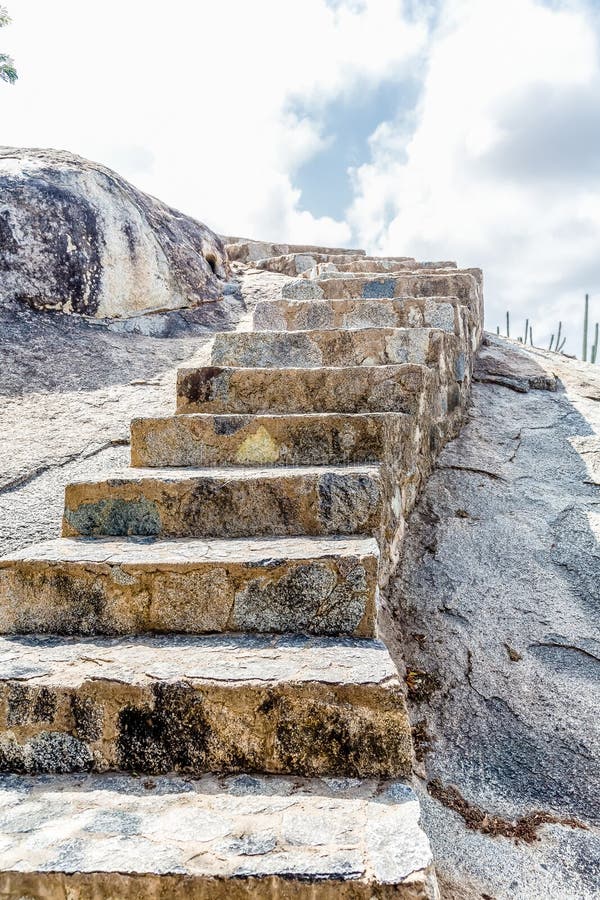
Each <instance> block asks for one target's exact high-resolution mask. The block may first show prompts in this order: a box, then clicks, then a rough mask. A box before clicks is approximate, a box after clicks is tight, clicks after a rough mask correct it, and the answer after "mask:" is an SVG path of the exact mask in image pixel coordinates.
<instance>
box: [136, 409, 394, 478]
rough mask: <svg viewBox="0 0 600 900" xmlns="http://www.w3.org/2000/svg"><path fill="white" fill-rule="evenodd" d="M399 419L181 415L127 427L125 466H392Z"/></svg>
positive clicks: (382, 415)
mask: <svg viewBox="0 0 600 900" xmlns="http://www.w3.org/2000/svg"><path fill="white" fill-rule="evenodd" d="M409 429H410V424H409V418H408V416H407V415H406V414H405V413H401V412H387V413H318V412H317V413H304V414H303V413H288V414H283V413H272V414H268V413H266V414H261V413H255V414H249V415H248V414H247V415H244V414H239V413H232V414H230V415H218V414H217V415H215V414H212V413H186V414H182V415H173V416H164V417H156V418H139V419H134V420H133V421H132V423H131V462H132V465H133V466H146V467H148V466H213V465H223V466H230V465H276V466H290V465H295V466H306V465H309V466H310V465H319V466H321V465H341V464H343V465H348V464H364V463H376V462H378V461H380V460H382V459H383V458H384V457H385V456H386V455H387V453H388V452H394V453H396V455H397V458H398V459H399V458H400V457H401V455H402V452H403V449H404V447H405V444H406V443H407V442H408V443H410V442H409V441H408V432H409Z"/></svg>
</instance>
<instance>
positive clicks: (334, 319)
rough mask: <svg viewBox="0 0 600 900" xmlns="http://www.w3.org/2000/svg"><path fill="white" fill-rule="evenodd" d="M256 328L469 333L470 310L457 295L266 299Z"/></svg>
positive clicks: (259, 308)
mask: <svg viewBox="0 0 600 900" xmlns="http://www.w3.org/2000/svg"><path fill="white" fill-rule="evenodd" d="M253 327H254V329H255V331H284V330H288V331H303V330H313V329H320V330H322V329H324V328H423V327H426V328H439V329H441V330H442V331H447V332H449V333H452V332H454V334H457V335H459V336H463V335H466V334H467V333H468V310H467V308H466V307H465V306H463V305H462V304H461V303H460V301H459V300H458V298H457V297H396V298H392V297H388V298H386V297H383V298H381V299H378V300H362V299H360V298H354V299H352V298H350V299H345V300H284V299H281V300H266V301H264V302H262V303H258V304H257V306H256V307H255V309H254V317H253Z"/></svg>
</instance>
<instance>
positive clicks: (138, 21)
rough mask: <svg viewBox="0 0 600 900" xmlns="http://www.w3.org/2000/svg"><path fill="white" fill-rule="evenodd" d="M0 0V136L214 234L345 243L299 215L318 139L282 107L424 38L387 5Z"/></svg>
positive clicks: (373, 69) (396, 1)
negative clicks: (13, 70) (2, 74)
mask: <svg viewBox="0 0 600 900" xmlns="http://www.w3.org/2000/svg"><path fill="white" fill-rule="evenodd" d="M9 6H10V7H11V9H10V11H11V13H12V15H13V19H14V24H13V26H11V28H10V29H6V30H5V31H4V33H3V35H2V38H3V46H4V45H6V47H7V49H9V50H11V52H12V53H13V55H14V56H15V58H16V60H17V62H18V68H19V74H20V80H19V82H18V85H17V87H15V88H13V89H12V90H8V89H6V90H3V91H2V94H1V98H0V103H1V104H2V108H1V120H2V121H1V132H0V142H2V143H5V144H11V145H21V146H54V147H60V148H65V149H69V150H72V151H74V152H77V153H80V154H82V155H84V156H87V157H89V158H91V159H96V160H99V161H101V162H103V163H105V164H106V165H109V166H110V165H112V166H114V167H115V168H117V169H118V170H119V171H120V172H121V174H123V175H124V176H125V177H128V178H129V179H131V180H132V181H133V182H134V183H136V184H138V185H139V186H140V187H142V188H144V189H145V190H148V191H149V192H151V193H153V194H155V195H157V196H159V197H161V198H162V199H164V200H165V201H167V202H169V203H171V204H172V205H174V206H176V207H179V208H180V209H182V210H184V211H185V212H188V213H190V214H193V215H196V216H197V217H199V218H201V219H203V220H205V221H206V222H207V223H208V224H210V225H212V226H213V227H215V228H217V229H220V230H223V231H227V232H238V233H247V234H254V235H257V236H262V237H265V238H269V237H272V238H273V239H283V238H284V237H285V238H287V239H288V240H305V241H310V240H323V241H332V242H335V243H343V242H347V241H348V240H349V238H350V228H349V226H348V224H347V223H345V222H337V221H334V220H333V219H330V218H327V217H325V218H315V217H314V216H312V215H311V214H310V213H309V212H306V211H301V206H300V196H299V192H298V191H297V190H296V189H295V188H294V185H293V175H294V172H295V171H296V170H297V168H298V167H299V166H300V165H302V163H303V162H305V161H306V160H307V159H308V158H310V157H311V156H312V155H313V154H314V153H316V152H317V150H318V149H319V148H320V147H321V146H322V137H321V133H320V126H319V124H318V122H317V121H316V119H310V118H308V117H304V118H299V117H298V116H295V115H294V114H293V113H292V112H291V111H290V110H291V109H292V108H293V104H294V102H296V104H297V103H299V102H300V103H303V104H305V105H306V104H309V105H312V106H314V107H315V108H317V107H319V106H322V105H323V104H324V103H326V102H327V101H328V100H330V99H331V98H333V97H336V96H339V95H341V94H342V93H344V92H348V91H351V90H353V89H356V88H357V86H358V85H361V84H368V83H377V82H378V81H379V80H381V79H382V78H385V77H387V76H389V75H390V73H398V72H401V71H402V69H403V67H405V66H406V64H407V61H409V60H410V59H411V58H413V57H414V56H415V54H416V53H417V52H418V51H419V50H420V48H421V47H422V46H423V42H424V40H425V36H426V31H425V28H424V26H423V25H422V24H419V23H418V22H414V21H412V20H411V19H409V18H408V17H407V16H406V15H405V13H404V11H403V4H402V2H400V0H369V2H368V3H365V4H357V3H352V2H342V3H338V4H328V3H327V2H326V0H302V3H282V2H281V0H255V2H253V3H248V2H247V0H229V2H227V0H225V2H221V3H190V2H188V0H171V2H170V3H169V4H167V5H165V4H163V3H159V2H157V0H154V2H153V0H128V2H123V0H105V2H104V3H102V4H100V5H98V4H93V5H90V4H87V3H82V2H81V0H54V2H52V3H48V2H47V0H9ZM9 42H10V47H9V46H8V44H9Z"/></svg>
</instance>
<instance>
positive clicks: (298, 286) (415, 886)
mask: <svg viewBox="0 0 600 900" xmlns="http://www.w3.org/2000/svg"><path fill="white" fill-rule="evenodd" d="M260 247H261V249H260V251H257V250H256V249H255V248H253V247H252V246H250V242H245V243H244V242H238V243H237V244H235V249H232V248H230V254H231V256H232V257H233V258H234V259H237V260H241V261H242V262H247V261H250V262H251V263H252V264H253V265H254V264H255V261H256V260H260V259H263V260H264V265H263V263H262V262H261V263H260V266H261V267H263V268H269V269H270V270H272V271H280V272H283V271H284V269H285V267H286V266H288V264H289V265H290V266H292V267H293V266H295V267H296V272H294V273H293V274H297V267H298V258H299V256H306V255H309V256H310V257H311V258H313V259H314V260H315V265H314V266H311V267H310V268H308V269H306V270H305V271H304V275H303V277H300V278H298V279H295V280H293V281H290V280H289V279H287V280H286V281H285V283H284V286H283V288H282V296H281V299H279V300H276V301H265V302H263V303H260V304H258V305H257V307H256V309H255V312H254V330H253V331H251V332H235V333H226V334H219V335H217V336H216V338H215V341H214V345H213V351H212V361H211V365H210V366H205V367H200V368H196V369H183V370H181V371H180V373H179V378H178V385H177V412H176V414H175V415H173V416H169V417H166V418H152V419H149V418H139V419H136V420H134V422H133V423H132V429H131V462H132V467H131V468H130V469H128V470H127V471H124V472H118V473H115V474H114V476H112V477H110V478H106V479H102V480H99V481H95V482H92V481H85V482H78V483H72V484H70V485H69V486H68V487H67V489H66V496H65V513H64V524H63V537H62V538H61V539H59V540H53V541H48V542H46V543H43V544H39V545H37V546H34V547H29V548H26V549H25V550H23V551H20V552H18V553H15V554H12V555H11V556H10V557H7V558H4V559H3V560H0V631H1V632H2V634H3V635H4V636H3V637H2V638H0V692H1V702H0V770H1V771H2V772H4V773H6V774H5V775H3V776H2V778H1V779H0V788H1V789H0V870H1V871H0V896H2V897H9V898H13V897H14V898H23V897H27V898H47V897H64V898H67V897H68V898H90V900H91V898H92V897H93V898H99V897H103V898H104V897H106V898H108V897H110V898H117V897H118V898H123V897H125V898H134V897H135V898H138V897H142V896H144V897H155V898H159V897H160V898H165V900H166V898H183V897H185V898H188V897H194V898H195V897H216V896H221V895H223V896H225V895H227V896H228V897H233V898H237V897H248V896H256V897H286V898H287V897H290V898H291V897H293V898H296V897H304V896H306V897H319V898H320V897H323V898H328V897H334V896H335V897H348V898H358V897H365V898H374V897H378V898H379V897H391V896H394V897H406V898H426V897H435V896H436V895H437V892H436V886H435V876H434V874H433V868H432V861H431V853H430V850H429V845H428V842H427V839H426V837H425V835H424V834H423V832H422V831H421V829H420V827H419V821H418V819H419V809H418V802H417V800H416V796H415V794H414V793H413V792H412V790H411V789H410V787H409V786H408V785H407V784H406V779H407V778H408V777H409V776H410V773H411V761H412V747H411V734H410V725H409V721H408V717H407V713H406V708H405V702H404V692H403V686H402V683H401V680H400V678H399V675H398V671H397V669H396V666H395V664H394V662H393V661H392V659H391V657H390V655H389V652H388V651H387V649H386V646H385V643H384V642H383V641H382V640H381V634H380V631H381V597H382V596H383V594H384V591H385V586H386V584H387V581H388V579H389V577H390V574H391V572H392V571H393V568H394V565H395V563H396V561H397V559H398V556H399V553H400V551H401V545H402V536H403V533H404V529H405V522H406V518H407V516H408V514H409V512H410V510H411V509H412V506H413V505H414V502H415V499H416V497H417V495H418V491H419V489H420V487H421V485H422V483H423V481H424V480H425V479H426V478H427V475H428V473H429V471H430V470H431V467H432V465H433V462H434V459H435V455H436V453H437V452H438V450H439V449H440V448H441V446H442V445H443V444H444V442H445V441H446V440H448V438H450V437H451V436H452V435H454V434H456V433H457V431H458V429H459V428H460V425H461V422H462V420H463V417H464V413H465V407H466V403H467V399H468V392H469V384H470V374H471V364H472V357H473V351H474V349H475V348H476V346H477V344H478V342H479V339H480V334H481V321H482V292H481V277H480V273H479V272H478V271H477V270H463V271H458V270H456V269H454V270H450V269H449V268H448V267H446V266H444V268H443V269H439V268H437V269H436V268H435V267H434V266H433V265H427V266H425V267H419V266H418V265H417V264H415V263H414V262H413V261H412V260H399V261H398V260H392V262H393V263H394V266H395V265H396V264H397V263H398V262H399V263H401V265H399V266H398V268H397V269H396V268H394V270H393V271H391V270H390V269H389V267H388V263H389V260H383V261H381V267H380V270H377V261H376V260H373V259H369V258H367V257H366V256H364V255H362V254H356V253H352V252H348V253H341V251H332V250H330V249H328V248H302V247H301V248H294V247H291V248H290V247H288V246H283V247H282V246H280V247H272V246H271V245H268V246H267V245H264V244H263V245H260ZM265 247H266V248H267V251H268V253H267V256H266V257H258V256H257V253H258V252H263V253H264V252H265ZM275 251H277V252H275ZM308 251H310V252H308ZM271 252H272V255H271V256H269V253H271ZM322 257H327V259H322ZM290 260H292V262H290ZM332 260H335V262H334V263H332ZM361 261H362V262H363V264H364V265H367V264H368V267H367V269H366V272H362V273H361V272H360V271H359V266H360V264H361ZM267 263H269V265H268V266H267ZM330 264H331V265H335V266H337V267H338V268H337V271H335V272H334V271H333V270H329V271H328V272H326V273H322V272H321V271H320V270H319V269H318V268H317V267H318V266H319V265H330ZM344 265H347V266H349V267H350V268H347V269H344V268H340V267H343V266H344ZM353 266H354V267H356V268H355V269H354V268H352V267H353ZM278 267H279V268H278ZM289 271H291V268H290V269H289ZM382 271H383V272H384V273H385V274H382ZM332 274H333V275H334V277H331V276H332Z"/></svg>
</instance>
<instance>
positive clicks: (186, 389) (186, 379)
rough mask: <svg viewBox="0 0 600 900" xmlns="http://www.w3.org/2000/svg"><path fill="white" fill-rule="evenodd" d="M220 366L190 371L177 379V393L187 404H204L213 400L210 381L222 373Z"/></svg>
mask: <svg viewBox="0 0 600 900" xmlns="http://www.w3.org/2000/svg"><path fill="white" fill-rule="evenodd" d="M223 371H224V370H223V369H222V368H221V367H220V366H204V368H202V369H192V370H191V371H189V372H185V373H184V374H183V375H181V376H180V378H179V384H178V386H177V391H178V394H179V396H183V397H185V399H186V400H187V401H188V402H189V403H206V402H208V401H210V400H212V399H213V385H212V381H213V379H214V378H217V377H218V376H219V375H221V374H222V373H223Z"/></svg>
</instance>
